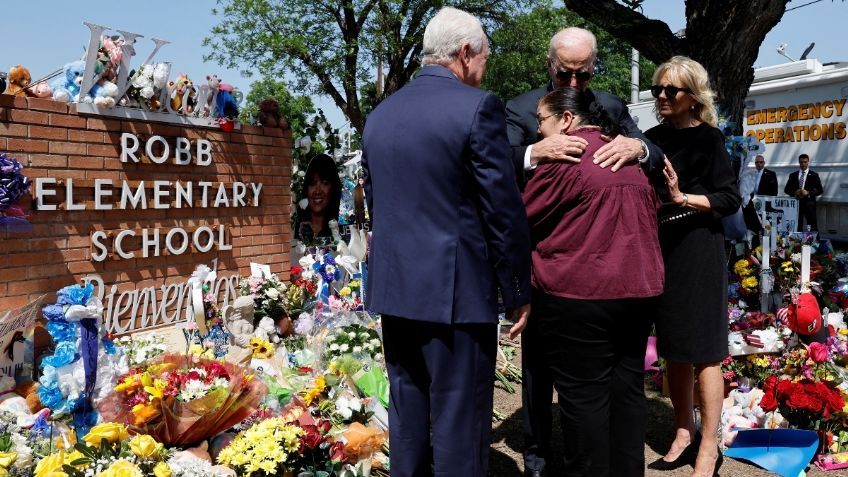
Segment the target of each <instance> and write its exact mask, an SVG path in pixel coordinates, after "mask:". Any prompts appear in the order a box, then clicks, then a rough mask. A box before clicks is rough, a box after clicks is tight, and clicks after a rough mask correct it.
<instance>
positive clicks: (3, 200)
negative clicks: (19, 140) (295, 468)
mask: <svg viewBox="0 0 848 477" xmlns="http://www.w3.org/2000/svg"><path fill="white" fill-rule="evenodd" d="M22 169H23V166H22V165H21V163H20V162H18V161H16V160H15V159H13V158H11V157H9V156H7V155H6V154H0V211H3V210H6V209H8V208H9V207H11V206H12V205H14V204H15V203H16V202H17V201H18V199H19V198H20V197H21V196H22V195H24V194H26V193H27V191H29V186H30V181H29V179H27V177H26V176H25V175H23V174H21V170H22Z"/></svg>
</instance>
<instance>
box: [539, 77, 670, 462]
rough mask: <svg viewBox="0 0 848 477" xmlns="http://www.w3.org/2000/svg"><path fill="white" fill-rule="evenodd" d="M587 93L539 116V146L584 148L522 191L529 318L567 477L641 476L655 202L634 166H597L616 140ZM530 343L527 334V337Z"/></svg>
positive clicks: (570, 93)
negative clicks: (562, 137)
mask: <svg viewBox="0 0 848 477" xmlns="http://www.w3.org/2000/svg"><path fill="white" fill-rule="evenodd" d="M592 99H593V97H592V94H591V92H588V91H581V90H578V89H574V88H563V89H559V90H555V91H553V92H551V93H549V94H548V95H546V96H545V97H543V98H542V99H541V101H540V102H539V107H538V110H537V114H538V120H539V132H540V134H542V136H549V135H552V134H570V135H575V136H579V137H581V138H584V139H585V140H586V141H587V142H588V146H587V147H586V150H585V151H584V152H583V155H582V156H581V158H582V160H581V161H580V162H579V163H574V164H572V163H564V162H556V163H543V164H540V165H539V167H537V168H536V170H535V172H534V174H533V177H532V178H531V179H530V181H529V182H528V183H527V187H526V189H525V191H524V203H525V205H526V207H527V216H528V219H529V221H530V233H531V238H532V242H533V252H532V260H533V275H532V277H533V286H534V294H533V307H532V309H533V312H532V316H531V318H530V320H528V325H527V329H526V330H525V333H535V334H536V335H535V336H538V341H536V342H537V343H540V344H541V345H542V346H543V347H544V351H543V354H544V360H545V365H547V367H548V368H549V370H550V371H551V375H552V376H553V379H554V387H555V388H556V391H557V393H558V395H559V399H558V402H559V407H560V409H561V412H562V424H563V434H564V441H565V465H566V472H565V475H574V476H585V475H592V476H609V475H614V476H616V477H618V476H625V477H627V476H642V475H644V472H645V462H644V445H645V444H644V439H645V423H646V419H647V410H646V402H645V394H644V382H643V376H644V358H645V346H646V342H647V337H648V333H649V330H650V326H651V320H652V315H653V313H652V311H653V309H654V303H655V300H654V299H653V297H656V296H658V295H659V294H660V293H662V290H663V262H662V255H661V253H660V247H659V241H658V238H657V208H658V207H659V201H658V199H657V196H656V193H655V192H654V190H653V188H652V186H651V184H650V182H649V181H648V178H647V177H646V176H645V174H644V173H643V172H642V169H641V168H640V167H638V166H635V165H634V166H629V167H624V168H622V169H620V170H618V171H617V172H612V171H611V170H610V169H608V168H607V169H602V168H600V167H599V166H597V165H595V164H593V162H592V160H591V158H592V155H593V154H594V152H595V151H596V150H597V149H598V148H599V147H600V146H602V145H603V144H605V141H604V139H603V135H606V136H615V135H616V134H618V133H619V132H620V131H619V130H618V126H617V125H616V124H615V123H614V122H612V121H611V120H610V118H609V117H608V116H607V114H606V113H605V112H604V110H603V108H602V107H601V106H600V105H599V104H597V103H595V102H594V101H593V100H592ZM525 336H526V335H525Z"/></svg>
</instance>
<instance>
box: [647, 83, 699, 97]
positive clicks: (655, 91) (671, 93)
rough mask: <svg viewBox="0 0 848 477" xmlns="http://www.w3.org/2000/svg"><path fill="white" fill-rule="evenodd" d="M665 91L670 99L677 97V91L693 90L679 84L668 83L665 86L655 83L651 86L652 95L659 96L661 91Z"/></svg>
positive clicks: (689, 91)
mask: <svg viewBox="0 0 848 477" xmlns="http://www.w3.org/2000/svg"><path fill="white" fill-rule="evenodd" d="M663 91H665V97H666V98H668V99H674V98H675V97H677V93H679V92H681V91H683V92H684V93H691V92H692V90H691V89H689V88H678V87H677V86H672V85H670V84H667V85H665V86H662V85H659V84H655V85H653V86H651V96H653V97H655V98H659V97H660V93H662V92H663Z"/></svg>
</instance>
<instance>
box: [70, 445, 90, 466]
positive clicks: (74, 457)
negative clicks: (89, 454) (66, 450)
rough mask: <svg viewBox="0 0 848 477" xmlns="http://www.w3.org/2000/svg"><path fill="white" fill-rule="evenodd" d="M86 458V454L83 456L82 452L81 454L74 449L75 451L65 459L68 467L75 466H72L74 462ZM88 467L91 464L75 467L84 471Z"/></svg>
mask: <svg viewBox="0 0 848 477" xmlns="http://www.w3.org/2000/svg"><path fill="white" fill-rule="evenodd" d="M84 457H85V454H83V453H82V452H80V451H78V450H76V449H74V451H73V452H71V453H70V454H68V455H67V456H66V457H65V463H66V464H68V465H73V464H72V462H74V461H76V460H78V459H82V458H84ZM88 466H89V464H84V465H77V466H75V467H77V468H80V469H84V468H86V467H88Z"/></svg>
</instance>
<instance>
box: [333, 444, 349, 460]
mask: <svg viewBox="0 0 848 477" xmlns="http://www.w3.org/2000/svg"><path fill="white" fill-rule="evenodd" d="M330 460H331V461H333V462H342V463H344V462H347V456H346V455H345V453H344V444H342V443H341V442H339V441H336V442H333V443H332V444H330Z"/></svg>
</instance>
